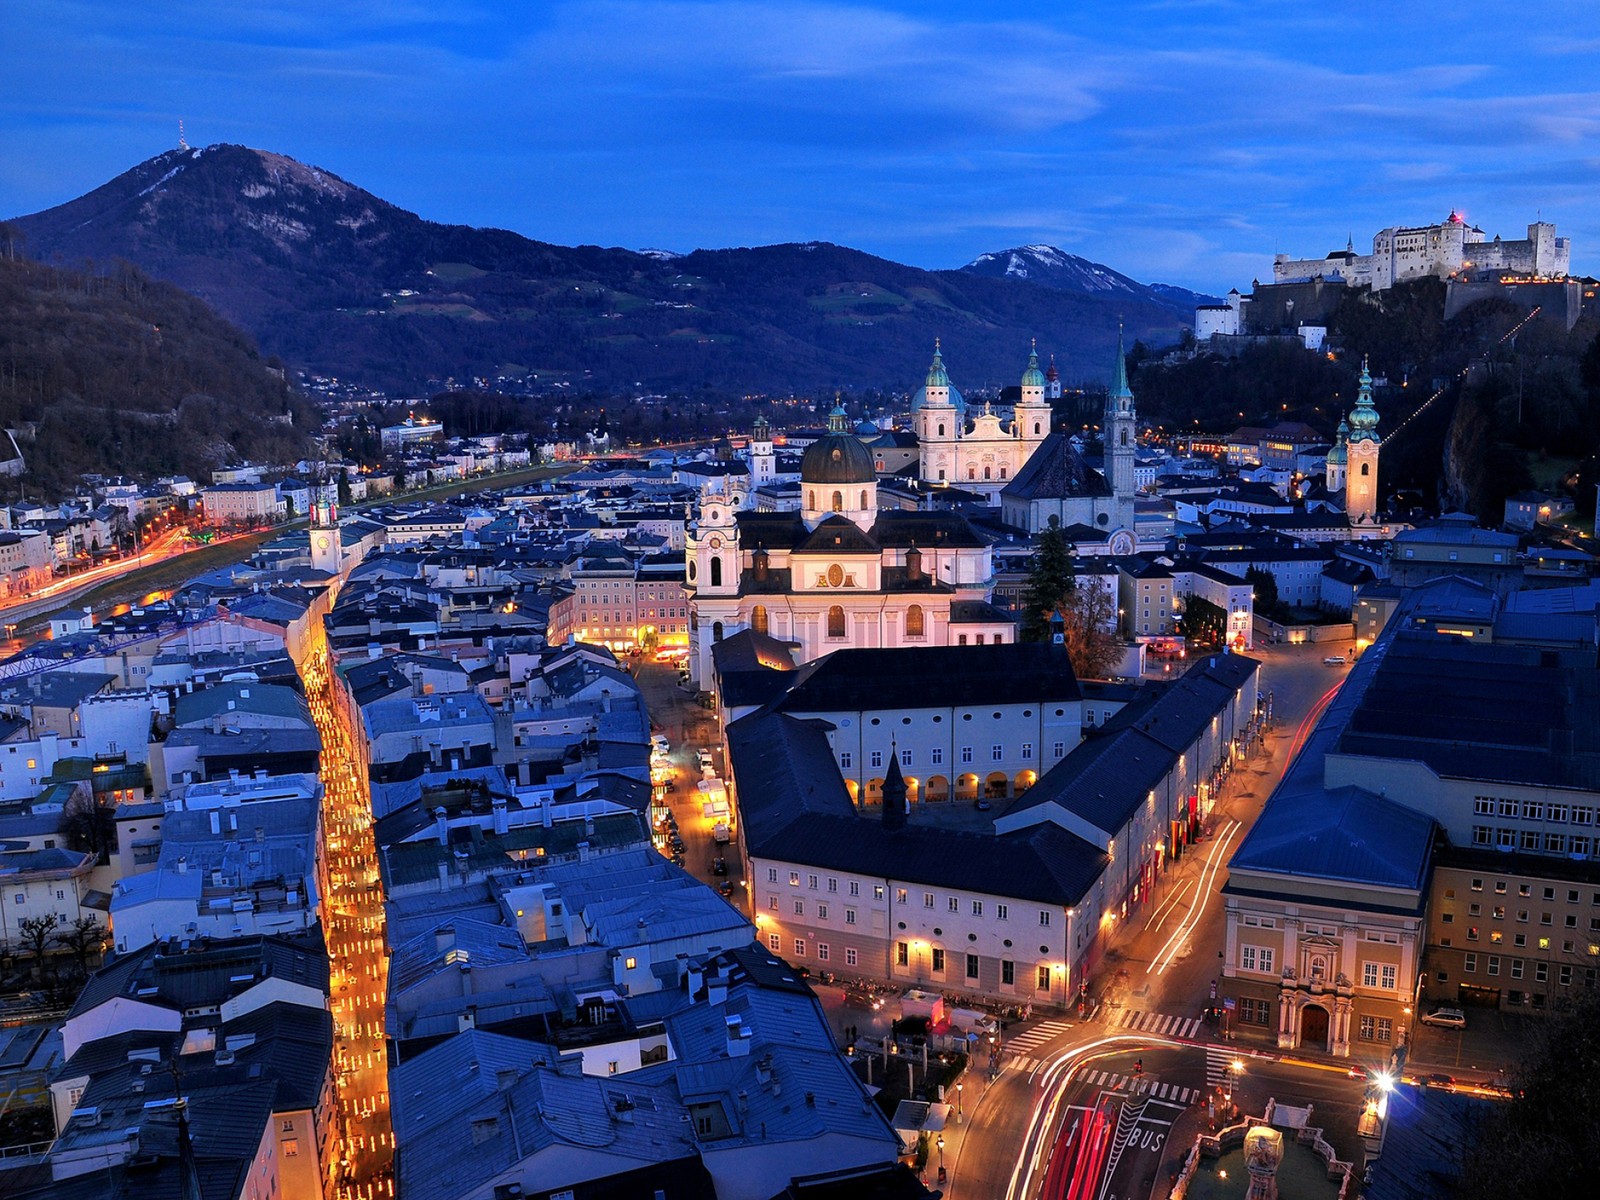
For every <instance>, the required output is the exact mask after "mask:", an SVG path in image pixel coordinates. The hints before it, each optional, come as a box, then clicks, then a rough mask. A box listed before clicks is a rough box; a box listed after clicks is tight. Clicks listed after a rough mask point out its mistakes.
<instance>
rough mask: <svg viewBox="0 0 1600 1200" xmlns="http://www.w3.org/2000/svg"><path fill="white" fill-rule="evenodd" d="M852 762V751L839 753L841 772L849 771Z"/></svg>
mask: <svg viewBox="0 0 1600 1200" xmlns="http://www.w3.org/2000/svg"><path fill="white" fill-rule="evenodd" d="M850 761H851V760H850V751H848V750H841V751H839V769H840V770H841V771H848V770H849V769H850Z"/></svg>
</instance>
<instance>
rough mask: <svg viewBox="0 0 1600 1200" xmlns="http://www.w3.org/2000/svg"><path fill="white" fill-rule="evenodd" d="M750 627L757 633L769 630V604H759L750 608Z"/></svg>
mask: <svg viewBox="0 0 1600 1200" xmlns="http://www.w3.org/2000/svg"><path fill="white" fill-rule="evenodd" d="M750 628H751V629H753V630H755V631H756V632H757V633H766V632H767V606H766V605H765V604H758V605H756V606H755V607H754V608H752V609H751V610H750Z"/></svg>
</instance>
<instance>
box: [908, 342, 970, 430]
mask: <svg viewBox="0 0 1600 1200" xmlns="http://www.w3.org/2000/svg"><path fill="white" fill-rule="evenodd" d="M934 387H938V388H944V389H946V390H947V392H948V393H949V396H950V403H951V405H952V406H953V407H954V408H955V410H956V412H958V413H965V412H966V411H967V402H966V401H965V400H964V399H962V396H961V393H960V392H958V391H956V389H955V388H953V387H951V386H950V374H949V372H947V371H946V370H945V369H944V355H943V354H942V353H941V352H940V350H939V339H938V338H935V339H934V341H933V362H932V363H930V364H929V365H928V377H927V379H926V380H925V381H924V382H923V385H922V386H921V387H919V388H918V389H917V390H916V391H915V392H914V393H912V396H911V411H912V412H914V413H916V412H921V411H922V409H923V406H924V405H926V404H927V403H928V389H929V388H934Z"/></svg>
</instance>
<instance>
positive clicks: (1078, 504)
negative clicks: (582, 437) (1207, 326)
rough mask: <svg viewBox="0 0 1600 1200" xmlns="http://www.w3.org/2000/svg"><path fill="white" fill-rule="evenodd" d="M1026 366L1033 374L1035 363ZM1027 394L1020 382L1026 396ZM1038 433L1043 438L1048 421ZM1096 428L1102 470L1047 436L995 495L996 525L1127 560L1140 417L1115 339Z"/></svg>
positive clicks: (1067, 443) (1132, 541)
mask: <svg viewBox="0 0 1600 1200" xmlns="http://www.w3.org/2000/svg"><path fill="white" fill-rule="evenodd" d="M1031 365H1032V366H1033V368H1034V370H1037V363H1036V362H1035V363H1033V364H1031ZM929 378H930V379H931V378H932V376H931V374H930V376H929ZM1027 387H1028V380H1027V377H1026V376H1024V380H1023V390H1024V394H1025V395H1026V394H1027ZM1018 411H1019V412H1020V411H1021V409H1020V406H1019V410H1018ZM1044 428H1045V430H1046V432H1047V433H1048V431H1049V428H1050V426H1049V423H1048V422H1046V423H1045V426H1044ZM1100 428H1101V435H1102V439H1103V442H1104V446H1105V458H1104V463H1103V467H1102V469H1101V470H1099V471H1096V470H1095V469H1094V468H1093V467H1091V466H1089V465H1088V464H1087V463H1086V462H1084V460H1083V456H1082V455H1080V454H1079V453H1078V450H1077V447H1075V446H1074V445H1073V444H1072V439H1071V438H1070V437H1069V436H1068V435H1067V434H1066V433H1062V432H1056V433H1049V436H1047V437H1045V438H1044V439H1043V440H1042V441H1041V442H1040V443H1039V445H1038V446H1037V448H1036V449H1035V450H1034V452H1033V453H1032V454H1031V455H1030V457H1029V458H1028V459H1027V462H1026V464H1025V465H1024V466H1023V467H1022V469H1021V470H1019V471H1017V472H1016V474H1015V477H1014V478H1013V479H1012V480H1011V481H1010V482H1009V483H1007V484H1005V485H1004V486H1002V488H1001V489H1000V519H1001V520H1002V521H1004V522H1005V524H1007V525H1010V526H1012V527H1014V528H1017V529H1025V530H1027V531H1028V532H1029V533H1030V534H1038V533H1042V532H1043V531H1044V530H1046V529H1049V528H1052V527H1054V528H1059V529H1061V530H1063V531H1064V532H1065V533H1066V535H1067V538H1068V540H1069V541H1071V542H1072V543H1073V544H1075V545H1076V546H1078V548H1079V549H1080V550H1082V551H1091V550H1098V551H1100V552H1103V553H1107V554H1132V553H1133V551H1134V548H1135V545H1136V535H1135V531H1134V496H1135V493H1136V492H1137V490H1138V488H1137V484H1136V483H1135V481H1134V480H1135V473H1134V464H1135V460H1136V456H1137V454H1138V442H1139V437H1138V435H1139V417H1138V413H1137V412H1136V411H1135V409H1134V404H1133V391H1132V389H1130V388H1129V387H1128V368H1127V355H1126V353H1125V352H1124V349H1123V344H1122V337H1121V335H1120V334H1119V335H1118V336H1117V361H1116V363H1115V364H1114V366H1113V368H1112V374H1111V390H1110V391H1109V392H1108V393H1107V395H1106V411H1105V418H1104V420H1103V422H1102V424H1101V427H1100Z"/></svg>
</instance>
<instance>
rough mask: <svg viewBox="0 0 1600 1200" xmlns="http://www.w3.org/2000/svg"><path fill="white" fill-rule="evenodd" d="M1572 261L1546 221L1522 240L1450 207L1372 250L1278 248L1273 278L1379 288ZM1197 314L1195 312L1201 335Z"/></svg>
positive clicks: (1538, 275) (1556, 268) (1550, 268)
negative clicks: (1293, 254)
mask: <svg viewBox="0 0 1600 1200" xmlns="http://www.w3.org/2000/svg"><path fill="white" fill-rule="evenodd" d="M1571 267H1572V241H1571V239H1570V238H1564V237H1557V236H1556V227H1555V226H1554V225H1552V224H1551V223H1549V222H1548V221H1535V222H1534V223H1533V224H1531V225H1529V226H1528V236H1527V237H1526V238H1525V239H1521V240H1518V241H1510V242H1508V241H1503V240H1502V239H1501V238H1500V237H1498V236H1496V237H1494V238H1489V237H1487V236H1485V234H1484V232H1483V230H1481V229H1479V228H1478V227H1477V226H1475V225H1470V226H1469V225H1468V224H1467V222H1466V220H1465V219H1464V218H1463V217H1462V216H1461V215H1460V214H1459V213H1455V212H1452V213H1451V214H1450V215H1449V216H1448V217H1447V218H1446V219H1445V220H1444V221H1443V222H1441V223H1440V224H1438V225H1422V226H1416V227H1406V226H1395V225H1391V226H1389V227H1388V228H1387V229H1380V230H1379V231H1378V232H1377V233H1376V234H1375V235H1374V236H1373V238H1372V253H1371V254H1357V253H1355V251H1354V249H1353V248H1349V247H1347V248H1346V249H1344V250H1340V251H1334V252H1333V253H1331V254H1328V255H1326V256H1325V257H1323V258H1301V259H1293V258H1290V257H1289V256H1288V255H1287V254H1279V255H1277V256H1276V257H1274V259H1273V260H1272V278H1273V281H1274V282H1275V283H1287V282H1290V281H1292V280H1299V279H1313V278H1317V277H1321V278H1324V279H1342V280H1344V282H1345V283H1347V284H1349V285H1350V286H1352V287H1370V288H1371V289H1372V290H1373V291H1375V292H1381V291H1383V290H1385V289H1386V288H1390V287H1393V286H1394V285H1395V284H1397V283H1404V282H1405V281H1407V280H1410V279H1425V278H1429V277H1433V278H1437V279H1449V278H1452V277H1467V276H1480V277H1481V276H1505V275H1513V276H1523V277H1529V278H1533V279H1561V278H1565V277H1566V275H1567V274H1568V273H1569V272H1570V270H1571ZM1198 321H1199V317H1198V314H1197V316H1196V323H1197V326H1196V328H1197V332H1196V336H1198Z"/></svg>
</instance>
